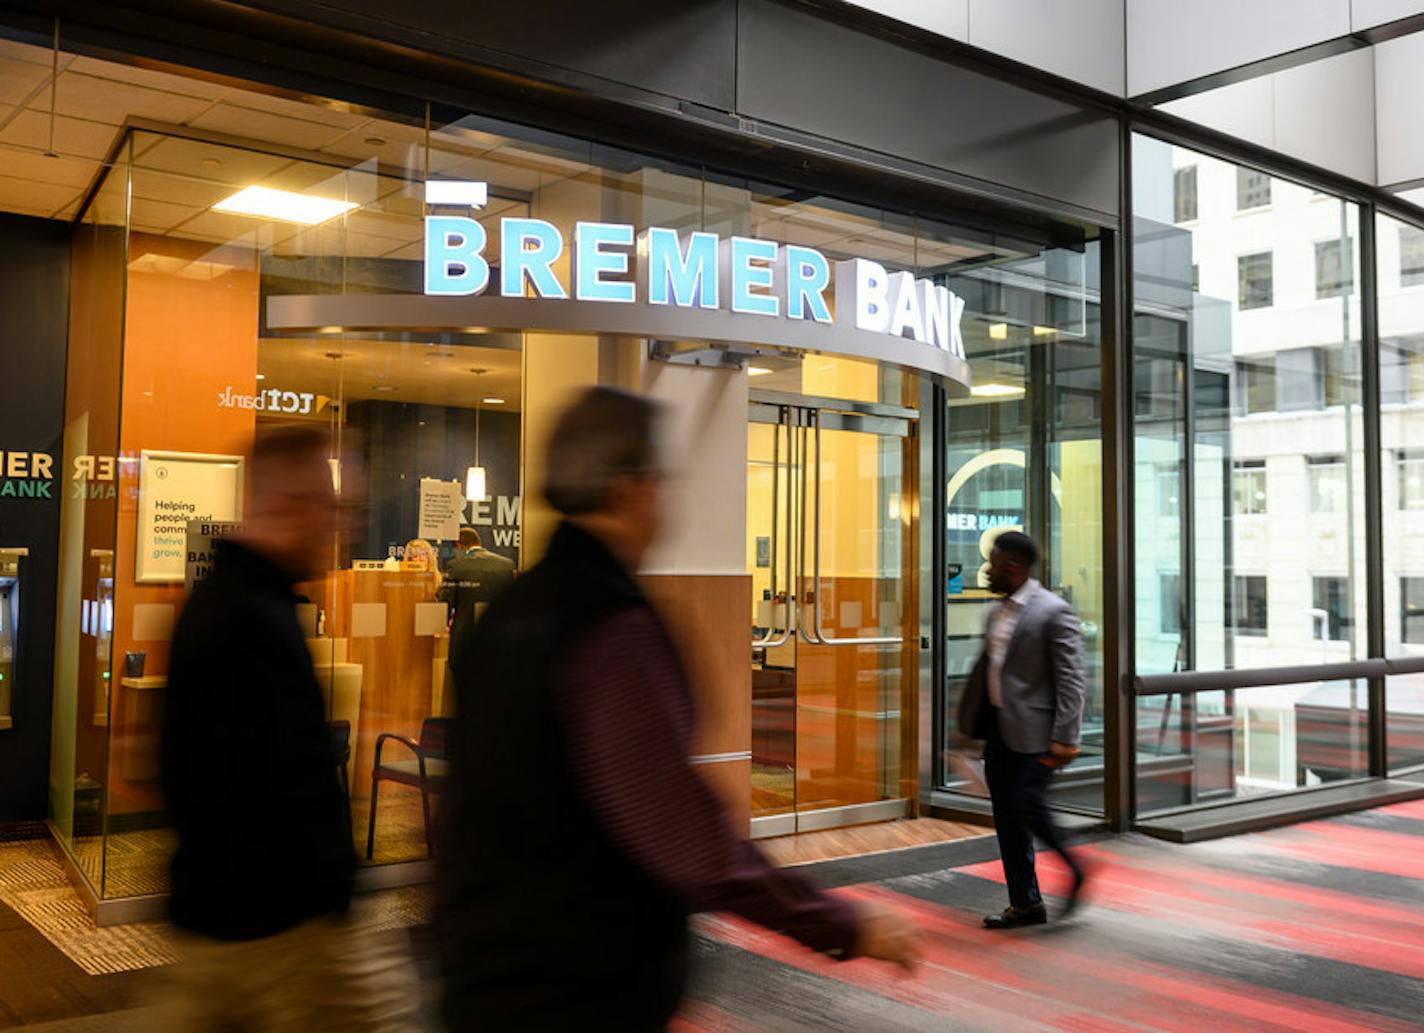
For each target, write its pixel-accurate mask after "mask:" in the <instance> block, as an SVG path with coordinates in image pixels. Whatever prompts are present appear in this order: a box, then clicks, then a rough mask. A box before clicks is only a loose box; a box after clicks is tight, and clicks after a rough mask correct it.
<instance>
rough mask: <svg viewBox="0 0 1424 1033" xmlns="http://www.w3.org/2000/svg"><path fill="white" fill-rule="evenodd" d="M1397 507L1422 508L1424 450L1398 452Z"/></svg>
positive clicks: (1423, 508) (1423, 499)
mask: <svg viewBox="0 0 1424 1033" xmlns="http://www.w3.org/2000/svg"><path fill="white" fill-rule="evenodd" d="M1399 508H1400V509H1413V510H1424V452H1400V453H1399Z"/></svg>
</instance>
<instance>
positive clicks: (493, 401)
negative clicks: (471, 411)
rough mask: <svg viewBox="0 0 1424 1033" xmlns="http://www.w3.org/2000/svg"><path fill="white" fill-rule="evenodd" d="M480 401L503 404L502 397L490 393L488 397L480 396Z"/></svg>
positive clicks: (486, 403) (488, 403)
mask: <svg viewBox="0 0 1424 1033" xmlns="http://www.w3.org/2000/svg"><path fill="white" fill-rule="evenodd" d="M480 401H481V402H483V403H484V404H485V405H503V404H504V399H503V398H497V397H495V396H494V395H490V396H489V397H488V398H481V399H480Z"/></svg>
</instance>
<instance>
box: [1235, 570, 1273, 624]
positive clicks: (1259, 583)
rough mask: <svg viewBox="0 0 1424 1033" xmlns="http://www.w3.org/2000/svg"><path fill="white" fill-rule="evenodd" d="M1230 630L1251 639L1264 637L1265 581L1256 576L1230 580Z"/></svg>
mask: <svg viewBox="0 0 1424 1033" xmlns="http://www.w3.org/2000/svg"><path fill="white" fill-rule="evenodd" d="M1231 615H1232V621H1231V628H1232V630H1233V631H1235V632H1236V634H1238V635H1246V636H1248V637H1251V638H1264V637H1265V636H1266V579H1265V577H1264V576H1261V575H1256V574H1247V575H1241V574H1238V575H1236V577H1234V578H1232V579H1231Z"/></svg>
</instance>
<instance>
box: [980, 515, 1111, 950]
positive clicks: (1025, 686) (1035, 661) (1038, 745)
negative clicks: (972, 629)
mask: <svg viewBox="0 0 1424 1033" xmlns="http://www.w3.org/2000/svg"><path fill="white" fill-rule="evenodd" d="M1037 563H1038V546H1037V545H1036V544H1035V543H1034V541H1033V539H1032V538H1030V537H1029V536H1028V535H1026V534H1022V533H1021V532H1018V531H1006V532H1004V533H1003V534H1001V535H999V537H998V538H997V539H996V540H995V542H994V549H993V551H992V552H991V553H990V556H989V588H990V589H991V590H992V591H993V592H995V593H997V594H999V595H1002V596H1004V601H1003V602H1002V603H1000V604H999V605H998V606H996V607H995V608H994V610H993V612H992V613H991V614H990V615H989V623H988V627H987V629H986V632H985V636H984V652H983V654H982V655H981V656H980V658H979V661H978V663H977V664H975V667H974V670H973V672H972V673H971V674H970V677H969V682H968V683H967V684H966V685H965V689H964V695H963V698H962V699H961V701H960V708H959V730H960V733H961V734H962V735H964V736H966V737H968V738H974V739H983V740H984V742H985V747H984V775H985V780H986V781H987V782H988V784H989V796H990V799H991V801H992V803H993V809H994V829H995V831H996V833H997V834H998V838H999V855H1000V858H1001V860H1002V862H1003V866H1004V880H1005V882H1006V883H1007V884H1008V890H1009V906H1008V908H1006V909H1005V910H1004V912H1003V913H1002V914H998V915H991V916H989V917H988V918H986V919H984V924H985V925H986V926H988V927H989V928H990V929H1013V928H1017V927H1019V926H1026V925H1042V924H1043V923H1044V922H1046V921H1048V911H1047V909H1046V908H1045V907H1044V903H1043V896H1042V894H1041V893H1040V892H1039V888H1038V877H1037V875H1036V873H1035V871H1034V844H1033V840H1034V836H1037V837H1038V838H1039V839H1041V840H1042V841H1043V842H1044V843H1045V844H1046V845H1047V846H1048V847H1049V848H1051V849H1052V850H1054V851H1055V852H1056V853H1057V854H1058V855H1059V856H1060V857H1062V858H1063V861H1064V863H1065V864H1067V865H1068V869H1069V871H1070V872H1072V875H1073V883H1072V886H1071V888H1070V890H1069V895H1068V899H1067V902H1066V905H1065V908H1064V912H1063V914H1064V915H1065V916H1066V915H1067V914H1069V913H1070V912H1071V911H1072V910H1073V908H1074V907H1075V906H1076V905H1077V902H1078V895H1079V893H1080V891H1081V890H1082V888H1083V880H1084V876H1083V869H1082V867H1081V866H1080V865H1079V864H1078V862H1077V861H1076V860H1075V859H1074V857H1073V855H1072V854H1071V853H1070V852H1069V851H1068V848H1067V844H1066V842H1065V840H1064V837H1063V833H1062V832H1061V831H1060V830H1059V829H1058V827H1057V826H1056V825H1055V824H1054V822H1053V816H1052V812H1051V811H1050V809H1049V806H1048V784H1049V781H1050V779H1051V778H1052V777H1053V772H1054V771H1056V770H1057V769H1059V768H1061V767H1064V766H1066V765H1068V764H1070V763H1072V762H1073V760H1074V758H1076V757H1077V756H1078V752H1079V751H1078V741H1079V736H1080V730H1081V726H1082V720H1083V701H1084V682H1085V677H1084V671H1083V636H1082V630H1081V626H1080V624H1079V621H1078V615H1077V613H1075V612H1074V610H1073V607H1071V606H1070V605H1068V603H1066V602H1064V601H1063V600H1062V599H1060V598H1059V597H1058V596H1057V595H1055V594H1053V593H1052V592H1050V591H1048V590H1047V589H1046V588H1044V587H1043V586H1042V585H1041V584H1039V583H1038V582H1037V581H1036V580H1034V578H1033V576H1032V575H1033V568H1034V566H1035V565H1036V564H1037Z"/></svg>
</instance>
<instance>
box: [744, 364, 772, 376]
mask: <svg viewBox="0 0 1424 1033" xmlns="http://www.w3.org/2000/svg"><path fill="white" fill-rule="evenodd" d="M770 372H771V370H769V369H767V368H766V367H765V366H748V367H747V376H749V377H764V376H766V375H767V374H768V373H770Z"/></svg>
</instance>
